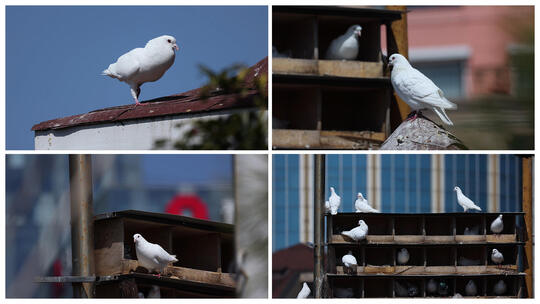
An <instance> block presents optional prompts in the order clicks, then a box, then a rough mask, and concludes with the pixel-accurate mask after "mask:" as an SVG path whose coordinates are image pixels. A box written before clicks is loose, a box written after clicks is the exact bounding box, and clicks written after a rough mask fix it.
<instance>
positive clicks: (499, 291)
mask: <svg viewBox="0 0 540 304" xmlns="http://www.w3.org/2000/svg"><path fill="white" fill-rule="evenodd" d="M493 292H494V293H495V294H496V295H498V296H500V295H503V294H504V293H505V292H506V283H505V282H504V281H503V280H499V282H497V283H496V284H495V286H493Z"/></svg>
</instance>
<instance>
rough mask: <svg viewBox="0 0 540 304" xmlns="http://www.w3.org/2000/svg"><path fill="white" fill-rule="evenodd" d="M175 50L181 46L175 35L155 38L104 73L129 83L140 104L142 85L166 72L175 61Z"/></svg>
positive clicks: (122, 58) (137, 103)
mask: <svg viewBox="0 0 540 304" xmlns="http://www.w3.org/2000/svg"><path fill="white" fill-rule="evenodd" d="M175 50H179V48H178V46H177V45H176V39H175V38H174V37H173V36H168V35H164V36H160V37H157V38H154V39H152V40H150V41H148V43H146V46H145V47H144V48H136V49H133V50H131V51H129V52H127V53H125V54H124V55H122V56H120V57H119V58H118V60H116V62H115V63H113V64H111V65H109V67H108V68H107V69H106V70H104V71H103V72H102V75H106V76H110V77H112V78H116V79H118V80H120V81H123V82H125V83H127V84H128V85H129V86H130V88H131V95H132V96H133V98H134V99H135V103H136V105H140V104H141V103H140V102H139V94H140V93H141V88H140V87H141V85H142V84H143V83H145V82H152V81H156V80H158V79H160V78H161V76H163V74H165V72H166V71H167V70H168V69H169V68H170V67H171V66H172V64H173V63H174V57H175V53H174V52H175Z"/></svg>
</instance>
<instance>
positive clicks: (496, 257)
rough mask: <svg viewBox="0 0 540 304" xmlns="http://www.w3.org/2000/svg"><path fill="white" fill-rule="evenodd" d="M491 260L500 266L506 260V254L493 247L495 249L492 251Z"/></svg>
mask: <svg viewBox="0 0 540 304" xmlns="http://www.w3.org/2000/svg"><path fill="white" fill-rule="evenodd" d="M491 260H492V261H493V263H495V264H497V265H499V266H500V265H501V264H502V262H503V261H504V256H503V254H502V253H501V252H500V251H499V250H497V249H495V248H493V250H492V251H491Z"/></svg>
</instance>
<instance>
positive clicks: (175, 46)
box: [173, 43, 180, 51]
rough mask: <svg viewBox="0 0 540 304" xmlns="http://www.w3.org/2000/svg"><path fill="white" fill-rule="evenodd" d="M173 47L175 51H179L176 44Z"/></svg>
mask: <svg viewBox="0 0 540 304" xmlns="http://www.w3.org/2000/svg"><path fill="white" fill-rule="evenodd" d="M173 47H174V48H175V49H176V50H177V51H179V50H180V48H179V47H178V45H176V43H175V44H174V45H173Z"/></svg>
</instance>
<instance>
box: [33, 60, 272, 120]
mask: <svg viewBox="0 0 540 304" xmlns="http://www.w3.org/2000/svg"><path fill="white" fill-rule="evenodd" d="M261 75H268V57H266V58H264V59H262V60H261V61H259V62H258V63H256V64H255V65H253V66H251V67H250V69H249V72H248V74H247V75H246V77H245V83H246V87H248V88H252V87H253V81H254V80H255V79H256V78H258V77H260V76H261ZM266 79H268V78H266ZM200 93H201V89H200V88H199V89H194V90H190V91H187V92H184V93H180V94H175V95H171V96H166V97H160V98H156V99H152V100H148V101H146V102H144V103H145V105H144V106H135V104H130V105H124V106H117V107H111V108H105V109H101V110H95V111H92V112H89V113H85V114H79V115H73V116H67V117H62V118H57V119H53V120H48V121H44V122H40V123H38V124H36V125H34V126H33V127H32V131H44V130H57V129H64V128H70V127H75V126H81V125H94V124H102V123H112V122H119V121H126V120H133V119H144V118H154V117H162V116H170V115H181V114H193V113H207V112H212V111H219V110H225V109H237V108H250V107H254V106H255V104H254V97H255V96H256V94H257V92H256V90H254V89H251V90H249V91H248V93H247V95H246V96H240V95H239V94H215V95H213V96H210V97H209V98H205V99H203V98H201V96H200Z"/></svg>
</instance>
